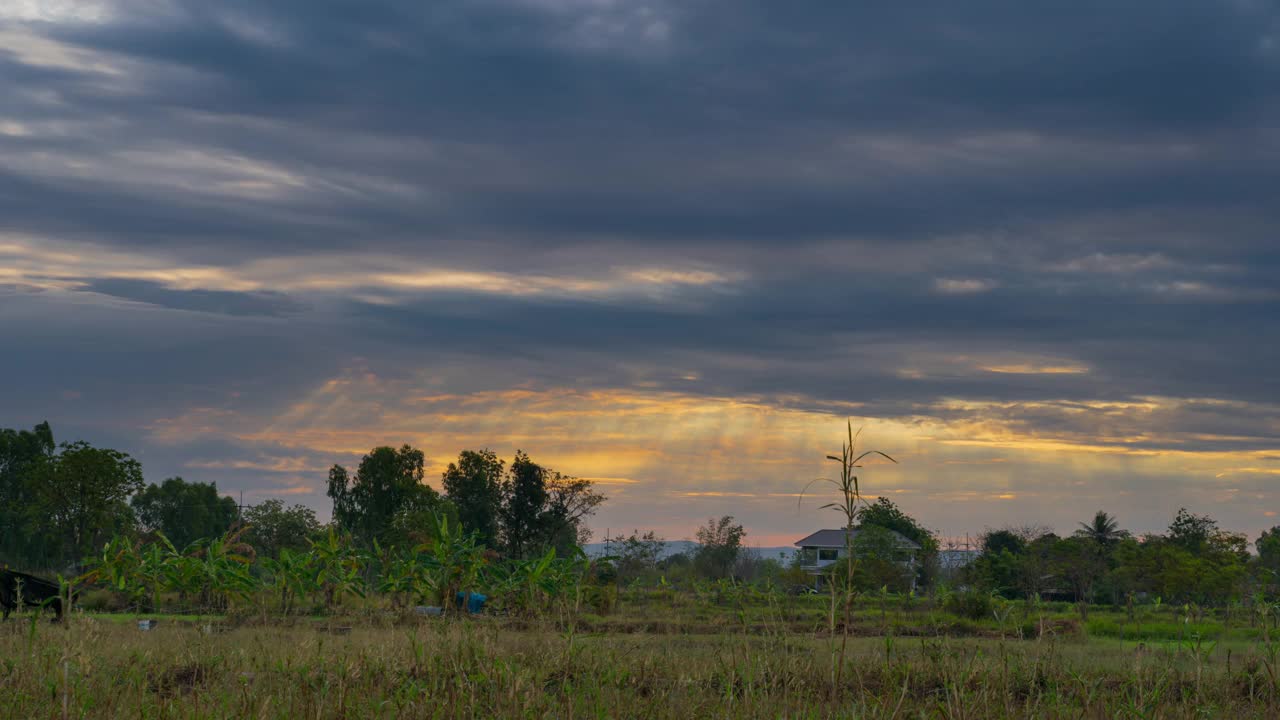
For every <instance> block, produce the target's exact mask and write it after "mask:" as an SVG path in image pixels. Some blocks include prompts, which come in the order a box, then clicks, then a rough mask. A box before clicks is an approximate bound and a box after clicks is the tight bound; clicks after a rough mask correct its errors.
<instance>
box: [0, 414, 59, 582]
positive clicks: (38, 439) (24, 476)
mask: <svg viewBox="0 0 1280 720" xmlns="http://www.w3.org/2000/svg"><path fill="white" fill-rule="evenodd" d="M54 449H55V445H54V442H53V430H51V429H50V428H49V423H47V422H45V423H40V424H39V425H37V426H35V428H33V429H32V430H9V429H3V428H0V564H11V565H19V566H31V565H39V564H43V563H42V562H41V561H40V560H42V559H43V558H42V555H43V553H42V550H43V542H42V539H43V538H42V536H40V535H38V534H37V533H35V532H33V530H35V529H37V528H38V523H39V520H40V518H39V515H40V513H39V512H38V508H37V507H36V505H35V488H34V487H33V486H32V482H33V477H32V472H31V471H32V470H33V469H34V468H36V467H38V466H40V465H42V464H43V463H44V462H46V461H47V460H48V458H49V457H50V456H52V455H53V453H54ZM38 558H39V559H38Z"/></svg>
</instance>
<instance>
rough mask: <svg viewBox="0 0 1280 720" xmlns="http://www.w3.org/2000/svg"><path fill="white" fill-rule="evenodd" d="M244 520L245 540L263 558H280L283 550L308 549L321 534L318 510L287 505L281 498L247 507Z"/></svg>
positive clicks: (303, 506) (296, 550)
mask: <svg viewBox="0 0 1280 720" xmlns="http://www.w3.org/2000/svg"><path fill="white" fill-rule="evenodd" d="M243 520H244V523H245V525H246V526H247V528H246V530H245V533H244V536H243V538H244V541H245V542H246V543H248V544H249V545H252V546H253V548H254V550H255V551H256V552H257V554H258V557H262V558H278V557H280V552H281V551H282V550H290V551H292V552H299V551H302V550H306V549H307V548H308V547H310V541H311V540H314V539H316V538H317V537H318V535H319V533H320V522H319V521H318V520H316V514H315V511H313V510H312V509H311V508H309V507H307V506H305V505H293V506H290V507H285V504H284V502H283V501H281V500H279V499H277V498H270V499H268V500H264V501H262V502H260V503H258V504H257V505H254V506H252V507H248V508H245V510H244V517H243Z"/></svg>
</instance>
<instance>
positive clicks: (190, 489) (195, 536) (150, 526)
mask: <svg viewBox="0 0 1280 720" xmlns="http://www.w3.org/2000/svg"><path fill="white" fill-rule="evenodd" d="M130 504H131V505H132V506H133V512H134V514H135V515H136V516H137V518H138V523H139V525H140V526H141V527H142V529H143V530H147V531H156V532H161V533H163V534H164V535H165V537H167V538H169V540H171V541H172V542H173V544H174V545H176V546H177V547H180V548H182V547H186V546H187V545H190V544H191V543H192V542H195V541H196V540H209V539H213V538H217V537H222V536H223V535H224V534H226V532H227V531H228V530H230V529H231V524H232V523H234V522H235V521H236V515H237V514H238V508H237V507H236V501H235V500H233V499H231V498H229V497H226V496H222V495H219V494H218V486H217V484H216V483H202V482H187V481H185V480H183V479H182V478H180V477H173V478H169V479H168V480H165V481H164V482H162V483H160V484H159V485H148V486H146V487H145V488H143V489H142V492H139V493H138V494H137V495H134V496H133V499H132V500H131V501H130Z"/></svg>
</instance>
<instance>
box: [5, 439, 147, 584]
mask: <svg viewBox="0 0 1280 720" xmlns="http://www.w3.org/2000/svg"><path fill="white" fill-rule="evenodd" d="M28 472H29V474H30V476H31V481H32V484H31V489H32V493H31V494H32V498H31V510H32V514H33V516H34V517H33V518H32V519H33V520H35V521H36V522H37V524H36V525H35V527H34V528H32V529H33V530H35V531H36V532H39V533H40V534H41V535H43V537H44V538H45V542H46V543H49V547H52V548H57V552H56V554H55V555H54V556H53V557H52V558H51V559H56V561H57V562H59V563H66V562H77V561H79V560H80V559H81V558H83V557H85V556H86V555H88V554H90V553H92V552H93V550H94V549H95V548H97V547H100V546H101V544H102V542H104V541H105V540H106V539H107V538H109V537H111V536H112V535H113V534H115V533H118V532H121V531H125V530H131V529H132V527H133V513H132V512H131V511H130V510H129V506H128V504H127V501H128V499H129V496H130V495H132V494H133V493H135V492H137V491H138V490H141V489H142V487H143V480H142V465H141V464H139V463H138V461H137V460H134V459H133V458H132V457H130V456H129V455H128V454H127V453H122V452H120V451H118V450H111V449H107V448H96V447H93V446H92V445H90V444H88V443H86V442H74V443H63V444H61V445H59V446H58V452H57V453H56V454H53V455H46V456H44V457H42V458H41V460H40V461H39V462H36V463H34V464H33V466H32V467H31V468H30V470H29V471H28Z"/></svg>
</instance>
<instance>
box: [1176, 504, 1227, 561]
mask: <svg viewBox="0 0 1280 720" xmlns="http://www.w3.org/2000/svg"><path fill="white" fill-rule="evenodd" d="M1218 533H1219V530H1218V522H1217V521H1216V520H1214V519H1213V518H1211V517H1209V516H1208V515H1196V514H1194V513H1191V512H1188V511H1187V509H1186V508H1179V510H1178V514H1177V515H1176V516H1174V518H1173V522H1172V523H1170V524H1169V541H1170V542H1172V543H1174V544H1175V545H1177V546H1179V547H1181V548H1183V549H1185V550H1189V551H1191V552H1202V551H1204V550H1206V549H1208V547H1209V544H1210V543H1211V542H1212V541H1213V539H1214V538H1215V537H1216V536H1217V535H1218Z"/></svg>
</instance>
